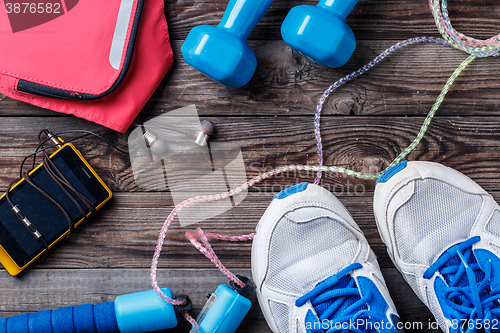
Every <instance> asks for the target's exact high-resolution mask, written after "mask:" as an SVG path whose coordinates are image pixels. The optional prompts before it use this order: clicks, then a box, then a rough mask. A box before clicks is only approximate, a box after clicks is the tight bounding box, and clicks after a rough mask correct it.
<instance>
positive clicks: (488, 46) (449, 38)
mask: <svg viewBox="0 0 500 333" xmlns="http://www.w3.org/2000/svg"><path fill="white" fill-rule="evenodd" d="M436 3H437V6H435V5H434V6H433V4H436ZM429 4H430V7H431V10H432V11H433V15H434V18H435V21H436V25H437V27H438V29H439V31H440V32H441V34H442V35H443V37H444V38H445V39H446V41H443V40H441V39H435V38H432V37H430V38H428V37H422V38H412V39H409V40H407V41H404V42H402V43H398V44H396V45H394V46H393V47H391V48H389V49H387V50H386V51H384V52H383V53H382V54H381V55H380V56H379V57H377V58H375V59H374V61H372V62H371V63H369V64H368V65H366V66H364V67H363V68H361V69H360V70H358V71H356V72H354V73H352V74H350V75H348V76H346V77H344V78H343V79H341V80H339V81H337V82H336V83H335V84H334V85H332V86H330V87H329V88H328V89H327V90H326V91H325V93H324V94H323V96H322V98H321V100H320V103H319V104H318V107H317V112H316V116H315V134H316V135H317V139H318V138H319V140H318V154H319V158H320V164H319V165H318V166H300V165H291V166H287V167H281V168H278V169H275V170H272V171H269V172H266V173H264V174H262V175H260V176H257V177H255V178H253V179H251V180H250V181H248V182H247V183H245V184H243V185H242V186H240V187H239V188H237V189H235V190H233V191H229V192H226V193H221V194H218V195H213V196H204V197H195V198H191V199H188V200H185V201H184V202H182V203H180V204H179V205H177V206H176V207H175V208H174V209H173V210H172V212H171V213H170V215H169V216H168V218H167V219H166V220H165V223H164V225H163V228H162V230H161V232H160V236H159V238H158V243H157V246H156V250H155V255H154V256H153V262H152V265H151V281H152V285H153V288H154V290H155V292H156V293H157V294H158V295H159V296H160V297H161V298H162V299H164V300H165V301H167V302H169V303H172V304H174V305H181V304H183V301H177V300H174V299H171V298H169V297H168V296H166V295H165V294H164V293H163V292H162V291H161V290H160V288H159V286H158V283H157V274H156V273H157V265H158V259H159V257H160V253H161V249H162V247H163V243H164V240H165V235H166V232H167V231H168V227H169V225H170V224H171V222H172V221H173V219H174V218H175V216H176V215H177V214H178V212H179V211H180V210H182V209H183V208H184V207H186V206H188V205H190V204H193V203H196V202H207V201H215V200H220V199H223V198H227V197H229V196H232V195H235V194H237V193H239V192H241V191H243V190H245V189H247V188H249V187H251V186H253V185H254V184H255V183H258V182H260V181H262V180H264V179H266V178H269V177H272V176H274V175H276V174H278V173H282V172H286V171H291V170H307V171H316V172H318V175H317V179H318V178H320V177H321V172H322V171H328V172H338V173H344V174H347V175H350V176H353V177H358V178H363V179H376V178H378V177H380V175H381V174H382V173H383V172H384V171H385V170H384V171H382V172H378V173H373V174H368V173H367V174H364V173H359V172H355V171H353V170H348V169H345V168H341V167H336V166H323V159H322V155H323V153H322V146H321V136H320V131H319V119H320V113H321V108H322V105H323V103H324V102H325V100H326V98H327V97H328V96H329V95H330V94H331V92H333V91H334V90H335V89H336V88H338V87H339V86H340V85H342V84H344V83H345V82H347V81H349V80H352V79H353V78H355V77H357V76H359V75H361V74H363V73H364V72H366V71H367V70H369V69H370V68H371V67H373V66H374V65H375V64H377V63H378V62H380V61H381V60H382V59H384V58H385V57H386V56H387V55H389V54H390V53H392V52H393V51H395V50H397V49H399V48H400V47H402V46H406V45H410V44H413V43H417V42H436V43H441V44H449V45H451V46H454V47H456V48H458V49H461V50H463V51H465V52H468V53H470V54H471V56H469V57H468V58H467V59H466V60H465V61H464V62H462V64H461V65H460V66H459V67H458V68H457V69H456V70H455V71H454V73H453V74H452V76H451V77H450V78H449V79H448V81H447V83H446V85H445V86H444V88H443V90H442V91H441V93H440V95H439V96H438V98H437V100H436V102H435V103H434V105H433V107H432V108H431V110H430V111H429V113H428V114H427V117H426V118H425V120H424V123H423V124H422V127H421V129H420V131H419V133H418V134H417V137H416V138H415V139H414V140H413V142H412V143H411V144H410V145H409V146H408V147H407V148H406V149H405V150H404V151H403V152H401V154H400V155H398V157H396V159H394V161H393V162H392V163H391V164H390V165H389V166H388V167H387V168H386V170H387V169H388V168H390V167H392V166H393V165H395V164H397V163H399V162H400V161H401V160H402V159H403V158H404V157H406V156H407V155H408V154H409V153H410V152H411V151H412V150H413V149H414V148H415V147H416V146H417V145H418V143H419V142H420V141H421V140H422V138H423V136H424V134H425V132H426V130H427V128H428V126H429V124H430V122H431V120H432V118H433V116H434V114H435V113H436V111H437V110H438V108H439V106H440V105H441V103H442V101H443V99H444V97H445V96H446V94H447V92H448V90H449V88H450V86H451V85H452V84H453V82H454V81H455V79H456V78H457V77H458V75H460V73H461V72H462V71H463V70H464V69H465V68H466V67H467V65H469V64H470V63H471V62H472V61H473V60H474V59H475V58H476V57H485V56H498V55H499V52H498V49H499V47H498V46H497V47H495V46H494V43H495V42H497V41H498V40H499V39H500V37H499V36H500V35H498V36H495V37H492V38H490V39H489V40H487V41H478V40H474V39H472V38H469V37H467V36H464V35H463V34H460V33H458V32H456V31H455V30H454V29H453V28H452V26H451V23H450V21H449V18H448V12H447V8H446V0H443V14H442V15H441V12H440V9H439V1H438V0H429ZM461 39H462V40H464V41H465V43H464V42H462V40H461ZM464 44H466V45H468V46H469V48H467V47H464V46H463V45H464ZM471 46H472V47H473V46H477V48H472V49H471V48H470V47H471ZM318 182H319V180H318ZM201 233H203V232H202V231H201ZM253 236H254V234H251V235H247V236H241V237H233V236H222V235H217V234H205V235H204V236H203V237H204V238H202V241H203V242H205V240H206V237H213V238H218V239H222V240H246V239H252V238H253ZM200 237H201V235H200ZM232 238H234V239H232ZM237 238H240V239H237ZM195 242H197V241H196V240H195ZM207 243H208V240H207ZM198 244H199V242H198ZM200 246H201V244H200ZM208 248H210V250H209V249H208ZM205 250H206V251H207V253H208V254H209V255H211V253H210V251H212V252H213V250H211V247H210V245H209V244H208V246H206V244H205ZM213 254H215V253H213ZM213 258H214V260H218V258H217V256H213ZM219 262H220V261H219ZM220 265H222V263H220ZM222 267H224V266H223V265H222ZM224 269H225V267H224ZM221 271H222V270H221ZM227 272H229V271H227ZM229 273H230V272H229ZM231 274H232V273H231ZM225 275H226V276H228V275H229V274H225ZM228 278H229V277H228ZM236 279H237V278H236ZM233 281H234V282H236V283H237V282H238V281H237V280H236V281H235V280H233ZM240 282H241V281H240ZM184 316H185V317H186V319H187V320H188V321H189V322H190V323H191V324H192V325H193V329H192V330H191V332H197V331H198V324H197V323H196V321H195V320H194V319H193V318H192V317H190V316H189V315H188V314H187V313H185V314H184Z"/></svg>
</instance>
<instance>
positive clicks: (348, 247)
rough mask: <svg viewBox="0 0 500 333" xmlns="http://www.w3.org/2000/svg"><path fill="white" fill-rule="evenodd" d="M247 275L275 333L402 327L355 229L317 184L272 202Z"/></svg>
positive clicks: (372, 257)
mask: <svg viewBox="0 0 500 333" xmlns="http://www.w3.org/2000/svg"><path fill="white" fill-rule="evenodd" d="M252 274H253V279H254V281H255V284H256V292H257V297H258V300H259V303H260V306H261V308H262V311H263V313H264V317H265V318H266V320H267V323H268V324H269V327H270V328H271V330H272V331H273V332H276V333H277V332H280V333H309V332H311V333H319V332H321V333H323V332H327V331H328V332H337V331H341V332H398V331H397V330H396V327H397V326H402V324H403V323H401V322H400V321H399V317H398V315H397V313H396V310H395V307H394V304H393V302H392V300H391V298H390V296H389V292H388V290H387V287H386V285H385V283H384V278H383V276H382V273H381V272H380V268H379V266H378V264H377V260H376V258H375V254H374V253H373V251H372V250H371V249H370V246H369V245H368V242H367V241H366V239H365V237H364V236H363V234H362V232H361V231H360V229H359V227H358V226H357V225H356V223H355V222H354V221H353V219H352V218H351V216H350V214H349V213H348V212H347V210H346V209H345V207H344V206H343V205H342V204H341V203H340V201H339V200H338V199H337V198H335V196H334V195H333V194H331V193H330V192H328V191H327V190H325V189H324V188H322V187H320V186H317V185H313V184H308V183H301V184H298V185H294V186H292V187H290V188H288V189H286V190H284V191H281V192H280V193H278V194H277V195H276V196H275V197H274V199H273V201H272V202H271V204H270V205H269V207H268V208H267V210H266V212H265V213H264V215H263V216H262V218H261V220H260V222H259V224H258V225H257V235H256V236H255V238H254V240H253V246H252ZM399 332H402V330H400V331H399Z"/></svg>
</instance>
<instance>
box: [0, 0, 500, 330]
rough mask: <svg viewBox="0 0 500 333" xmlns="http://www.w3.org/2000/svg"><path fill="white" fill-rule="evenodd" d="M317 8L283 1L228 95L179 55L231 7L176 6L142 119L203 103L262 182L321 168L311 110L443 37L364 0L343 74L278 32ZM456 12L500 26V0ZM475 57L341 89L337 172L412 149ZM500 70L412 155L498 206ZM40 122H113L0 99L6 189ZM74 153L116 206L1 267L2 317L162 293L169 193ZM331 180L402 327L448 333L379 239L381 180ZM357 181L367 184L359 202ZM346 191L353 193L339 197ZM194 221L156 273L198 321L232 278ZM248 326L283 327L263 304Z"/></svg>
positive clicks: (475, 80) (242, 225)
mask: <svg viewBox="0 0 500 333" xmlns="http://www.w3.org/2000/svg"><path fill="white" fill-rule="evenodd" d="M303 3H308V4H315V3H316V2H315V1H308V0H304V1H295V0H294V1H285V0H276V1H275V2H274V3H273V4H272V5H271V7H270V9H269V11H268V12H267V13H266V15H265V16H264V17H263V19H262V21H261V22H260V23H259V24H258V26H257V27H256V29H255V30H254V32H253V33H252V34H251V36H250V38H249V44H250V46H251V47H252V48H253V49H254V51H255V54H256V56H257V59H258V67H257V70H256V73H255V75H254V77H253V78H252V80H251V81H250V83H249V84H248V85H246V86H245V87H243V88H240V89H230V88H226V87H223V86H221V85H219V84H217V83H215V82H213V81H211V80H210V79H208V78H206V77H205V76H203V75H202V74H200V73H199V72H197V71H196V70H195V69H193V68H191V67H190V66H188V65H187V64H186V63H185V62H184V61H183V59H182V56H181V55H180V47H181V44H182V42H183V40H184V39H185V37H186V35H187V33H188V32H189V30H190V29H191V28H192V27H193V26H195V25H199V24H211V25H215V24H217V23H218V21H219V20H220V18H221V16H222V13H223V12H224V10H225V7H226V5H227V0H210V1H208V0H205V1H193V0H176V1H167V2H166V4H165V5H166V16H167V21H168V23H169V29H170V34H171V38H172V48H173V50H174V55H175V63H174V66H173V67H172V69H171V70H170V72H169V73H168V74H167V76H166V77H165V79H164V80H163V82H162V83H161V85H160V87H159V88H158V89H157V91H156V92H155V94H154V95H153V97H152V98H151V100H150V101H149V102H148V104H147V105H146V107H145V108H144V109H143V110H142V112H141V113H140V115H139V117H138V118H137V120H136V122H137V123H142V122H144V121H146V120H148V119H151V118H153V117H155V116H158V115H161V114H163V113H164V112H167V111H171V110H174V109H176V108H179V107H183V106H187V105H190V104H196V106H197V108H198V113H199V115H200V118H202V119H203V118H207V119H210V120H212V121H213V122H214V123H215V125H216V128H217V129H216V133H215V135H214V136H213V137H212V138H211V140H212V141H213V142H231V143H233V144H235V145H237V146H239V147H240V148H241V150H242V153H243V157H244V160H245V164H246V167H247V177H248V178H250V177H254V176H256V175H257V174H259V173H260V172H262V171H266V170H269V169H270V168H274V167H278V166H282V165H288V164H316V161H317V154H316V148H315V140H314V135H313V115H314V111H315V106H316V104H317V102H318V99H319V97H320V96H321V94H322V93H323V91H324V90H325V89H326V88H327V87H328V86H329V85H330V84H332V83H333V82H335V81H336V80H338V79H339V78H341V77H342V76H344V75H346V74H348V73H350V72H352V71H354V70H356V69H358V68H359V67H361V66H363V65H364V64H365V63H367V62H369V61H370V60H372V59H373V58H374V57H375V56H377V55H378V54H379V53H380V52H382V51H383V50H385V49H386V48H387V47H389V46H390V45H392V44H393V43H395V42H397V41H401V40H404V39H407V38H410V37H417V36H434V37H438V36H439V34H438V32H437V29H436V27H435V25H434V21H433V19H432V16H431V13H430V10H429V8H428V3H427V1H425V0H418V1H410V0H402V1H392V0H360V2H359V3H358V5H357V6H356V7H355V9H354V10H353V12H352V14H351V15H350V16H349V17H348V20H347V21H348V24H349V25H350V26H351V27H352V29H353V31H354V34H355V35H356V38H357V41H358V46H357V49H356V51H355V52H354V55H353V57H352V58H351V60H350V61H349V62H348V63H347V64H346V65H345V66H343V67H342V68H338V69H326V68H323V67H320V66H318V65H315V64H312V63H310V62H309V61H307V60H305V59H304V58H302V57H300V56H299V55H298V54H296V53H295V52H292V51H291V49H290V48H289V47H288V46H287V45H286V44H285V43H284V42H283V41H282V40H281V36H280V32H279V29H280V25H281V22H282V21H283V19H284V17H285V16H286V13H287V12H288V10H289V9H290V8H292V7H293V6H296V5H299V4H303ZM449 12H450V17H451V19H452V21H453V23H454V26H455V27H456V29H457V30H459V31H461V32H463V33H465V34H468V35H471V36H473V37H476V38H483V39H485V38H489V37H491V36H492V35H494V34H497V33H498V31H497V29H498V27H499V24H498V22H499V20H500V3H499V2H498V1H497V0H480V1H477V0H476V1H473V0H455V1H450V3H449ZM466 57H467V55H466V54H464V53H462V52H460V51H458V50H454V49H452V48H449V47H446V46H442V45H436V44H421V45H413V46H409V47H407V48H404V49H402V50H399V51H397V52H395V53H394V54H393V55H391V56H390V57H389V58H388V59H387V60H385V61H384V62H382V63H381V64H380V65H378V66H376V67H375V68H373V69H372V70H371V71H369V72H368V73H367V74H365V75H363V76H362V77H360V78H358V79H355V80H354V81H352V82H350V83H348V84H346V85H345V86H343V87H341V88H340V89H339V90H338V91H337V92H335V93H334V94H333V95H332V96H331V97H330V98H329V99H328V101H327V102H326V104H325V108H324V112H323V118H322V126H321V129H322V134H323V143H324V150H325V157H326V164H328V165H340V166H344V167H348V168H353V169H355V170H359V171H366V170H367V169H370V170H379V169H380V168H384V167H385V166H387V165H388V163H390V161H391V160H392V159H393V158H394V157H396V156H397V155H398V154H399V153H400V152H401V151H402V150H403V149H404V148H405V147H406V146H407V145H408V144H409V143H410V142H411V141H412V140H413V138H414V137H415V135H416V133H417V132H418V130H419V128H420V125H421V123H422V121H423V118H424V116H425V114H426V113H427V112H428V110H429V109H430V107H431V106H432V104H433V103H434V101H435V98H436V97H437V95H438V94H439V92H440V90H441V88H442V86H443V85H444V83H445V82H446V80H447V78H448V77H449V76H450V75H451V73H452V72H453V70H454V69H455V68H456V67H457V66H458V65H459V64H460V63H461V62H462V61H463V60H464V59H465V58H466ZM499 72H500V63H499V62H498V59H496V58H494V59H493V58H488V59H478V60H476V61H475V62H473V63H472V65H470V67H469V68H467V69H466V70H465V72H464V73H463V74H462V75H461V76H460V77H459V78H458V79H457V81H456V84H455V85H453V87H452V88H451V90H450V92H449V94H448V96H447V97H446V99H445V101H444V103H443V105H442V107H441V109H440V110H439V111H438V113H437V116H436V118H435V119H434V121H433V123H432V124H431V126H430V128H429V131H428V133H427V134H426V136H425V138H424V140H423V141H422V142H421V143H420V145H419V146H418V147H417V148H416V149H415V151H414V152H412V153H411V154H410V155H409V159H410V160H421V161H435V162H440V163H443V164H445V165H447V166H450V167H453V168H456V169H458V170H459V171H461V172H463V173H465V174H466V175H468V176H469V177H471V178H472V179H474V180H475V181H477V182H478V183H479V184H480V185H481V186H483V187H484V188H485V189H486V190H487V191H489V192H490V193H491V194H492V195H493V196H494V197H495V198H496V199H497V200H500V163H499V162H500V149H499V148H500V109H499V105H500V102H499V99H498V88H499V86H500V78H499V75H498V73H499ZM42 128H48V129H50V130H51V131H53V132H58V131H62V130H70V129H86V130H94V131H95V130H101V129H102V127H100V126H98V125H95V124H93V123H90V122H87V121H84V120H80V119H77V118H74V117H71V116H66V115H63V114H59V113H55V112H52V111H48V110H43V109H40V108H37V107H34V106H31V105H28V104H25V103H22V102H17V101H15V100H12V99H9V98H6V97H5V96H3V95H0V190H1V191H2V192H3V191H5V190H6V188H7V185H8V184H9V183H10V181H11V180H12V179H13V178H15V177H16V176H17V174H18V166H19V164H20V162H21V160H22V158H23V157H24V156H25V155H27V154H29V153H30V152H32V151H33V150H34V148H35V147H36V140H35V136H36V134H37V132H38V131H39V130H40V129H42ZM104 135H105V136H106V137H107V138H108V139H110V140H112V141H114V142H115V143H116V144H118V145H119V146H121V147H122V148H124V149H126V146H127V134H125V135H122V134H118V133H115V132H112V131H109V132H107V133H105V134H104ZM76 146H77V147H78V148H79V149H80V150H81V152H82V153H83V155H84V156H85V157H86V158H87V159H88V161H89V162H90V164H91V165H92V166H94V167H95V169H96V170H97V172H98V173H99V174H100V175H101V177H102V178H103V179H104V180H105V182H106V183H107V184H108V185H109V187H110V188H111V189H112V190H113V192H114V194H115V196H114V199H113V200H112V202H111V203H110V204H109V205H107V207H105V209H103V210H102V211H100V212H99V214H98V215H97V217H96V218H94V219H93V220H92V221H90V222H88V223H86V224H85V225H82V227H81V228H79V230H78V231H77V233H76V235H75V237H73V238H72V239H71V240H70V241H68V242H66V243H65V244H63V245H60V246H57V248H56V249H55V250H54V251H53V252H52V254H51V255H50V256H49V257H48V259H47V260H46V261H45V262H43V263H41V264H35V265H33V266H32V267H31V268H30V269H28V270H27V271H26V272H25V273H23V274H21V275H20V276H19V277H12V276H10V275H9V274H8V273H7V272H6V271H5V270H0V316H11V315H16V314H20V313H24V312H34V311H40V310H44V309H49V308H51V309H55V308H58V307H63V306H68V305H77V304H81V303H98V302H102V301H109V300H114V298H115V297H116V296H118V295H120V294H125V293H131V292H136V291H142V290H147V289H149V288H150V281H149V267H150V265H151V259H152V255H153V251H154V247H155V244H156V240H157V236H158V233H159V231H160V228H161V226H162V224H163V221H164V219H165V218H166V216H167V215H168V213H169V212H170V210H171V209H172V207H173V200H172V198H171V195H170V193H169V191H168V190H167V191H165V192H162V191H159V192H150V191H147V190H144V189H141V188H139V187H138V186H137V185H136V184H135V182H134V177H133V174H132V170H131V166H130V160H129V157H128V155H126V154H122V153H119V152H116V151H115V150H113V149H111V148H109V147H106V146H105V145H103V144H101V143H100V142H99V141H97V140H95V139H85V140H82V141H80V142H77V143H76ZM180 176H182V175H180ZM295 176H296V177H295ZM295 176H294V175H293V174H290V175H289V177H278V178H274V179H269V180H267V181H266V182H265V183H263V184H259V185H257V186H256V187H255V188H254V189H251V190H250V191H249V193H248V196H247V198H246V199H245V200H244V201H243V202H242V203H241V204H240V205H238V206H237V207H236V208H234V209H232V210H231V211H229V212H227V213H225V214H223V215H221V216H218V217H216V218H212V219H209V220H207V221H205V222H203V223H200V224H199V226H201V227H203V228H204V229H205V230H209V231H212V232H219V233H223V234H233V235H239V234H248V233H251V232H252V231H253V230H254V228H255V225H256V223H257V221H258V220H259V218H260V216H261V215H262V213H263V212H264V210H265V208H266V207H267V205H268V204H269V202H270V200H271V198H272V196H273V195H274V193H275V192H276V191H278V190H279V189H282V188H284V187H285V186H287V185H291V184H295V183H297V182H301V181H312V180H313V177H314V175H313V174H312V173H301V174H300V175H295ZM349 184H350V185H349ZM202 185H203V184H202ZM205 185H206V184H205ZM323 185H324V186H326V187H328V188H330V189H332V190H333V191H334V192H335V194H337V195H338V197H339V198H340V200H341V201H342V203H343V204H344V205H345V206H346V207H347V208H348V210H349V211H350V212H351V213H352V215H353V217H354V219H355V220H356V221H357V223H358V224H359V225H360V227H361V228H362V230H363V231H364V233H365V235H366V236H367V238H368V240H369V242H370V244H371V246H372V247H373V249H374V251H375V253H376V254H377V256H378V259H379V262H380V265H381V267H382V270H383V273H384V276H385V277H386V280H387V284H388V287H389V289H390V292H391V295H392V297H393V300H394V302H395V304H396V306H397V308H398V311H399V313H400V315H401V318H402V319H403V321H406V322H410V323H412V322H421V323H423V328H424V329H423V331H425V332H439V330H437V329H430V328H429V323H432V322H433V319H432V316H431V314H430V312H429V311H428V310H427V308H426V307H425V306H424V305H423V304H422V303H421V302H420V301H419V300H418V299H417V297H416V296H415V295H414V294H413V293H412V291H411V290H410V288H409V287H408V286H407V285H406V284H405V282H404V281H403V279H402V278H401V276H400V275H399V273H398V272H397V270H396V269H395V268H394V266H393V265H392V263H391V261H390V259H389V257H388V255H387V253H386V251H385V248H384V245H383V244H382V242H381V240H380V238H379V235H378V233H377V230H376V226H375V220H374V217H373V208H372V196H373V189H374V182H373V181H367V180H358V179H353V178H349V177H345V176H341V175H337V174H327V175H325V176H324V180H323ZM356 185H358V187H357V188H358V190H359V189H361V188H362V189H363V191H358V192H356V193H355V192H354V191H353V189H354V186H356ZM335 186H336V187H335ZM349 186H351V187H350V189H351V190H350V191H349V190H348V189H349ZM341 188H344V189H346V190H344V191H343V192H340V189H341ZM196 226H198V225H196ZM194 227H195V226H193V227H191V228H182V227H180V226H179V224H178V222H177V221H176V222H175V223H174V224H173V225H172V227H171V229H170V231H169V232H168V234H167V238H166V244H165V248H164V251H163V256H162V257H161V258H160V263H159V266H160V270H159V273H158V276H159V283H160V285H162V286H165V287H169V288H171V289H172V290H173V292H174V294H181V293H187V294H189V295H190V296H191V298H192V299H193V302H194V304H195V310H194V312H195V313H197V312H199V310H200V309H201V307H202V306H203V304H204V302H205V297H206V294H207V293H209V292H212V291H213V290H215V288H216V287H217V285H218V284H220V283H225V282H226V280H225V278H224V277H223V276H222V274H221V273H220V272H219V271H217V270H216V269H215V268H214V266H213V265H212V264H211V263H210V262H209V261H208V260H207V259H206V258H205V257H204V256H203V255H201V254H200V253H199V252H198V251H197V250H196V249H195V248H194V247H193V246H192V245H191V244H190V243H189V242H188V241H187V240H186V239H185V238H184V233H185V232H186V231H187V230H189V229H193V228H194ZM214 248H215V250H216V252H217V253H218V255H219V257H220V259H221V260H222V262H223V263H224V264H226V265H227V267H228V268H229V269H231V270H233V271H234V272H236V273H239V274H244V275H245V274H246V275H249V274H251V273H250V251H251V243H250V242H246V243H238V244H227V243H221V242H214ZM171 331H172V332H188V331H189V325H187V324H186V323H185V322H181V323H180V325H179V327H178V328H177V329H174V330H171ZM409 331H410V332H413V331H414V332H417V331H421V330H409ZM238 332H242V333H243V332H262V333H264V332H270V330H269V328H268V327H267V324H266V322H265V320H264V318H263V316H262V314H261V312H260V309H259V306H258V304H257V302H256V300H255V299H254V303H253V307H252V309H251V312H250V314H249V315H248V316H247V317H246V319H245V320H244V322H243V323H242V325H241V327H240V328H239V330H238Z"/></svg>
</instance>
